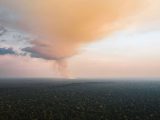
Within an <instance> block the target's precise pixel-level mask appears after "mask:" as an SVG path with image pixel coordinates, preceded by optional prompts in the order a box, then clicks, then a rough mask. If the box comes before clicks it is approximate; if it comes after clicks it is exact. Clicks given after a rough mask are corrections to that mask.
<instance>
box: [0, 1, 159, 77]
mask: <svg viewBox="0 0 160 120" xmlns="http://www.w3.org/2000/svg"><path fill="white" fill-rule="evenodd" d="M159 5H160V1H159V0H67V1H66V0H31V1H30V0H0V78H6V77H10V78H13V77H14V78H17V77H19V78H21V77H29V78H32V77H44V78H57V77H63V78H120V77H122V78H123V77H129V78H130V77H142V78H143V77H144V78H147V77H151V78H158V77H160V62H159V61H160V47H159V45H160V40H159V39H160V12H159V11H160V7H159Z"/></svg>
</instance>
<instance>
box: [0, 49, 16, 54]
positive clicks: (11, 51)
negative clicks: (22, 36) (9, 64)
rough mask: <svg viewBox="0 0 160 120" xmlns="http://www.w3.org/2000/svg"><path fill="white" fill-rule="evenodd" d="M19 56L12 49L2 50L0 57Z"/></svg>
mask: <svg viewBox="0 0 160 120" xmlns="http://www.w3.org/2000/svg"><path fill="white" fill-rule="evenodd" d="M6 54H8V55H17V53H16V52H15V51H14V50H13V49H12V48H0V55H6Z"/></svg>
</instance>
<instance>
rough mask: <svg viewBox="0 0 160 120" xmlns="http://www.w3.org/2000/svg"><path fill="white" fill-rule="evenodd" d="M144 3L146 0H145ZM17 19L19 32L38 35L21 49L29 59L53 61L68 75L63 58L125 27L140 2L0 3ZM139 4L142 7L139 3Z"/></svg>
mask: <svg viewBox="0 0 160 120" xmlns="http://www.w3.org/2000/svg"><path fill="white" fill-rule="evenodd" d="M146 1H147V0H146ZM0 2H1V3H2V4H3V5H4V6H7V7H8V8H9V9H11V10H12V12H14V14H15V16H19V17H18V18H19V20H18V21H16V22H15V21H14V23H13V25H16V26H17V27H19V28H20V29H23V30H26V31H28V32H30V33H32V34H34V35H37V36H38V39H37V40H35V41H32V42H31V44H32V47H28V48H25V49H23V50H24V51H27V52H29V53H30V55H31V56H32V57H38V58H43V59H47V60H56V64H57V65H58V70H59V71H61V72H60V74H61V75H62V76H65V77H66V76H68V73H67V63H66V61H65V59H67V58H68V57H70V56H73V55H74V54H77V53H78V49H79V48H80V47H81V46H83V45H84V44H88V43H90V42H94V41H95V40H99V39H100V38H102V37H104V36H107V35H109V34H111V33H113V32H115V31H117V30H119V29H123V28H125V27H127V26H128V25H129V23H130V22H133V21H130V20H131V19H130V18H132V17H133V16H135V15H136V14H138V13H139V12H141V10H142V8H143V4H144V3H145V2H144V0H0ZM142 3H143V4H142Z"/></svg>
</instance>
